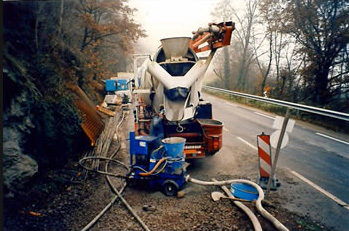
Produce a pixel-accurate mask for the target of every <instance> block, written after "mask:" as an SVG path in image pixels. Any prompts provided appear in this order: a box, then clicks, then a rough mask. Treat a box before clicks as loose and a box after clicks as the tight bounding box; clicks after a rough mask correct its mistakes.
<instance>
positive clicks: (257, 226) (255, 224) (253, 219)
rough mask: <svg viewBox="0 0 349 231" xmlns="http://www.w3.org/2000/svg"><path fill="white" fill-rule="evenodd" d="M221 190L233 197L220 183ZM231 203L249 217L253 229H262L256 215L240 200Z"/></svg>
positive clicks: (256, 230) (258, 230)
mask: <svg viewBox="0 0 349 231" xmlns="http://www.w3.org/2000/svg"><path fill="white" fill-rule="evenodd" d="M212 181H214V182H217V180H216V179H212ZM221 188H222V190H223V191H224V192H225V193H226V194H227V195H228V197H230V198H235V197H234V196H233V195H232V194H231V193H230V191H229V189H228V188H227V187H226V186H224V185H221ZM233 203H234V204H235V205H236V206H237V207H238V208H240V209H241V210H242V211H244V212H245V214H246V215H247V216H248V217H249V218H250V221H251V222H252V225H253V228H254V230H255V231H262V230H263V229H262V226H261V223H260V222H259V220H258V219H257V217H256V215H255V214H254V213H253V212H252V211H251V210H250V209H249V208H248V207H247V206H246V205H244V204H243V203H241V202H240V201H233Z"/></svg>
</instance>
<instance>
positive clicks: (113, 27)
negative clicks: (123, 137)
mask: <svg viewBox="0 0 349 231" xmlns="http://www.w3.org/2000/svg"><path fill="white" fill-rule="evenodd" d="M135 10H136V9H133V8H130V7H129V6H128V4H127V2H126V1H113V2H111V1H96V0H82V1H64V0H62V1H26V2H18V1H5V2H3V18H4V27H3V44H4V50H3V84H4V91H3V103H4V104H3V112H4V114H3V134H4V138H3V151H4V156H3V161H4V165H3V176H4V195H5V196H6V197H7V196H8V197H11V198H12V197H16V195H18V194H23V195H26V193H25V192H24V191H23V184H24V183H27V182H28V181H29V179H31V177H32V176H33V175H35V176H45V175H46V172H47V171H48V170H50V169H51V170H52V169H60V168H62V167H63V166H64V165H65V164H66V163H67V162H68V160H69V159H74V160H77V159H78V155H79V153H81V152H82V150H83V149H84V148H86V147H88V145H89V143H88V142H87V141H88V140H87V139H86V136H85V134H84V133H83V132H82V129H81V126H80V125H81V123H82V121H83V120H84V118H83V117H82V115H81V113H80V112H79V111H78V110H77V108H76V106H75V104H74V100H75V96H76V93H77V92H76V90H74V89H77V87H78V88H79V89H82V90H83V91H84V92H85V93H86V94H87V95H88V97H89V98H90V99H91V100H92V101H93V102H94V103H95V104H99V103H101V102H102V99H103V97H104V94H105V92H104V85H103V80H104V79H107V78H110V77H111V76H115V75H116V73H117V72H119V71H126V69H127V68H128V67H127V63H128V60H129V59H130V55H131V54H132V53H133V47H134V44H135V42H136V41H137V40H138V39H139V38H140V37H144V36H146V34H145V31H144V30H142V28H141V27H140V25H139V24H137V23H135V22H134V21H133V19H132V17H133V12H134V11H135ZM131 58H132V57H131Z"/></svg>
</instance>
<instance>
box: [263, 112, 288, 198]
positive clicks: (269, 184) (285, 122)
mask: <svg viewBox="0 0 349 231" xmlns="http://www.w3.org/2000/svg"><path fill="white" fill-rule="evenodd" d="M289 118H290V108H287V110H286V115H285V119H284V122H283V124H282V128H281V132H280V136H279V141H278V144H277V146H276V151H275V157H274V164H273V165H272V168H271V177H270V178H269V180H268V186H267V192H266V197H268V196H269V193H270V186H271V182H272V178H273V177H274V174H275V169H276V164H277V161H278V158H279V152H280V149H281V144H282V141H283V138H284V135H285V132H286V127H287V123H288V120H289Z"/></svg>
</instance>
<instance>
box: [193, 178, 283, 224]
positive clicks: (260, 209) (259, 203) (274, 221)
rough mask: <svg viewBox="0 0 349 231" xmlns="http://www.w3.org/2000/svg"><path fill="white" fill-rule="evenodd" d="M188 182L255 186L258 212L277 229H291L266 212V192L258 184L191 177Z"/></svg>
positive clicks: (245, 181)
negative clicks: (202, 179)
mask: <svg viewBox="0 0 349 231" xmlns="http://www.w3.org/2000/svg"><path fill="white" fill-rule="evenodd" d="M186 180H187V181H188V182H192V183H194V184H200V185H207V186H210V185H211V186H221V185H227V184H232V183H245V184H249V185H251V186H253V187H254V188H255V189H257V191H258V194H259V196H258V199H257V200H256V208H257V210H258V212H259V213H260V214H261V215H262V216H263V217H264V218H266V219H267V220H269V221H270V222H271V223H272V224H273V225H274V227H275V228H277V229H278V230H280V231H288V230H289V229H288V228H286V227H285V226H284V225H283V224H282V223H281V222H280V221H278V220H277V219H276V218H275V217H273V216H272V215H271V214H270V213H269V212H268V211H267V210H265V209H264V208H263V206H262V200H263V199H264V192H263V189H262V188H261V187H260V186H259V185H258V184H256V183H254V182H252V181H249V180H245V179H236V180H225V181H216V182H215V181H201V180H197V179H194V178H191V177H190V176H187V178H186Z"/></svg>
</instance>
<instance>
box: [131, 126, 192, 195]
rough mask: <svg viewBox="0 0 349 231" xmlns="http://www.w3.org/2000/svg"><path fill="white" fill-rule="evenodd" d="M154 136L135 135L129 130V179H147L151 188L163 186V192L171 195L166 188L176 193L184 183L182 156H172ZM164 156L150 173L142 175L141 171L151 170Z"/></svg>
mask: <svg viewBox="0 0 349 231" xmlns="http://www.w3.org/2000/svg"><path fill="white" fill-rule="evenodd" d="M157 140H158V138H157V137H154V136H135V133H134V132H130V165H131V169H132V171H131V172H130V173H129V174H128V178H129V179H130V180H135V181H137V180H141V181H148V183H149V186H150V187H151V188H163V189H164V193H165V194H166V195H168V196H173V195H172V192H169V190H168V189H174V190H175V192H176V193H177V191H178V190H180V189H181V188H182V187H183V185H184V184H185V174H186V172H185V170H184V169H183V163H184V157H176V158H174V157H172V156H171V155H169V154H168V153H167V152H166V150H165V148H164V147H163V146H159V144H158V142H157ZM163 158H166V160H165V161H163V163H162V164H161V165H160V166H158V169H156V170H155V171H154V172H153V173H152V174H148V175H147V176H142V175H141V173H149V172H151V171H152V170H153V169H154V167H155V166H156V165H157V163H158V162H159V161H160V160H161V159H163Z"/></svg>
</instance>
